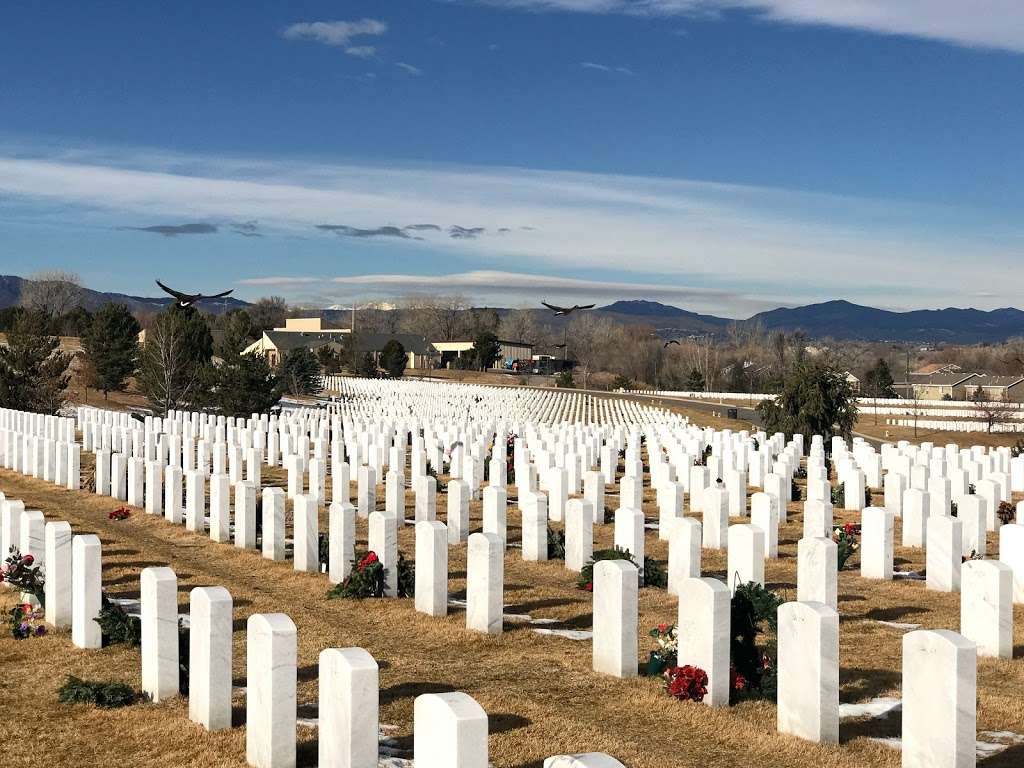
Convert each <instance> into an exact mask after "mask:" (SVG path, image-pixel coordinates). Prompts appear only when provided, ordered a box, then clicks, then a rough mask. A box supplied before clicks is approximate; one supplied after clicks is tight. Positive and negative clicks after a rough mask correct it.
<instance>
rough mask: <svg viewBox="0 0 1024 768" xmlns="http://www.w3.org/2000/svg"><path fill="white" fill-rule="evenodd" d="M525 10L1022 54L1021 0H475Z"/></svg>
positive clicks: (1023, 13) (1023, 12)
mask: <svg viewBox="0 0 1024 768" xmlns="http://www.w3.org/2000/svg"><path fill="white" fill-rule="evenodd" d="M477 2H480V3H482V4H485V5H495V6H501V7H505V8H514V9H522V10H530V11H564V12H577V13H601V14H609V13H615V14H626V15H633V16H661V17H666V16H686V15H695V14H698V15H716V14H720V13H722V12H723V11H737V10H739V11H748V12H750V13H752V14H754V16H755V17H757V18H760V19H763V20H766V21H772V22H782V23H788V24H816V25H824V26H832V27H843V28H847V29H858V30H864V31H867V32H874V33H878V34H884V35H905V36H909V37H920V38H925V39H930V40H941V41H943V42H947V43H953V44H955V45H962V46H968V47H983V48H995V49H1001V50H1006V51H1013V52H1015V53H1024V7H1022V4H1021V0H477Z"/></svg>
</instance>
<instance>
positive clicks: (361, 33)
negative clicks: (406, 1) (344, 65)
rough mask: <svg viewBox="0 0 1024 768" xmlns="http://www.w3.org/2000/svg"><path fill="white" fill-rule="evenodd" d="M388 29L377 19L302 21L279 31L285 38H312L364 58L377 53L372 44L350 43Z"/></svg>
mask: <svg viewBox="0 0 1024 768" xmlns="http://www.w3.org/2000/svg"><path fill="white" fill-rule="evenodd" d="M387 31H388V25H387V23H385V22H383V21H380V20H379V19H359V20H357V21H302V22H298V23H296V24H292V25H290V26H288V27H285V28H284V29H283V30H282V31H281V35H282V37H284V38H285V39H286V40H312V41H314V42H317V43H322V44H323V45H332V46H337V47H339V48H344V49H345V53H347V54H348V55H350V56H356V57H358V58H362V59H366V58H371V57H373V56H374V55H376V53H377V49H376V47H374V46H372V45H365V44H359V45H350V43H351V42H352V41H353V40H355V39H356V38H361V37H380V36H381V35H383V34H385V33H386V32H387Z"/></svg>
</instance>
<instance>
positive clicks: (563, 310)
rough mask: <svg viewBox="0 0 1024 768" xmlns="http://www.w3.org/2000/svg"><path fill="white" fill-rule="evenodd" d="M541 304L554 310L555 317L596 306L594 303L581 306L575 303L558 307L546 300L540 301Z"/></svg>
mask: <svg viewBox="0 0 1024 768" xmlns="http://www.w3.org/2000/svg"><path fill="white" fill-rule="evenodd" d="M541 304H543V305H544V306H545V307H547V308H548V309H550V310H551V311H552V312H554V313H555V316H556V317H557V316H558V315H571V314H572V313H573V312H575V311H576V310H577V309H593V308H594V307H595V306H596V305H595V304H585V305H583V306H580V305H579V304H576V305H574V306H571V307H558V306H555V305H554V304H548V303H547V302H546V301H542V302H541Z"/></svg>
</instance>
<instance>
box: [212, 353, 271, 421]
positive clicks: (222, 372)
mask: <svg viewBox="0 0 1024 768" xmlns="http://www.w3.org/2000/svg"><path fill="white" fill-rule="evenodd" d="M200 389H201V392H202V404H203V405H204V406H206V407H208V408H210V409H211V410H213V411H216V412H217V413H218V414H220V415H222V416H235V417H238V416H249V415H251V414H253V413H266V412H267V411H269V410H270V409H271V408H273V407H274V406H275V405H277V404H278V403H279V402H280V401H281V394H282V391H283V386H282V383H281V380H280V379H279V378H278V376H277V373H276V372H275V371H274V369H273V368H272V367H271V366H270V364H269V363H268V362H267V360H266V358H265V357H263V355H241V354H238V353H233V354H229V355H227V356H226V357H225V358H224V359H223V361H222V362H221V363H220V364H219V365H210V366H207V368H206V369H205V376H204V377H203V385H202V387H201V388H200Z"/></svg>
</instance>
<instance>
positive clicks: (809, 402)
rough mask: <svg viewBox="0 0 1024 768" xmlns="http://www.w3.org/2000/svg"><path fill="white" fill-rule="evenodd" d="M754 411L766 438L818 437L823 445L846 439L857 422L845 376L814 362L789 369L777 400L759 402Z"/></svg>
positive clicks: (807, 362)
mask: <svg viewBox="0 0 1024 768" xmlns="http://www.w3.org/2000/svg"><path fill="white" fill-rule="evenodd" d="M757 411H758V413H759V414H760V415H761V422H762V426H763V427H764V430H765V431H766V432H767V433H768V434H772V433H773V432H784V433H785V434H787V435H793V434H797V433H800V434H803V435H805V436H807V437H810V436H811V435H821V436H822V437H823V438H824V439H825V444H826V445H828V443H829V441H830V440H831V439H832V436H833V435H842V436H843V437H849V435H850V432H852V431H853V425H854V424H856V422H857V404H856V400H855V398H854V394H853V389H852V388H851V386H850V382H848V381H847V380H846V376H845V375H844V374H843V373H842V372H840V371H837V370H836V369H835V368H832V367H831V366H829V365H825V364H824V363H818V362H815V361H803V362H800V363H798V364H797V365H795V366H794V367H793V368H791V369H790V371H789V373H787V374H786V378H785V380H784V381H783V384H782V391H781V392H780V393H779V396H778V398H777V399H775V400H762V401H761V403H760V405H758V406H757Z"/></svg>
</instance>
